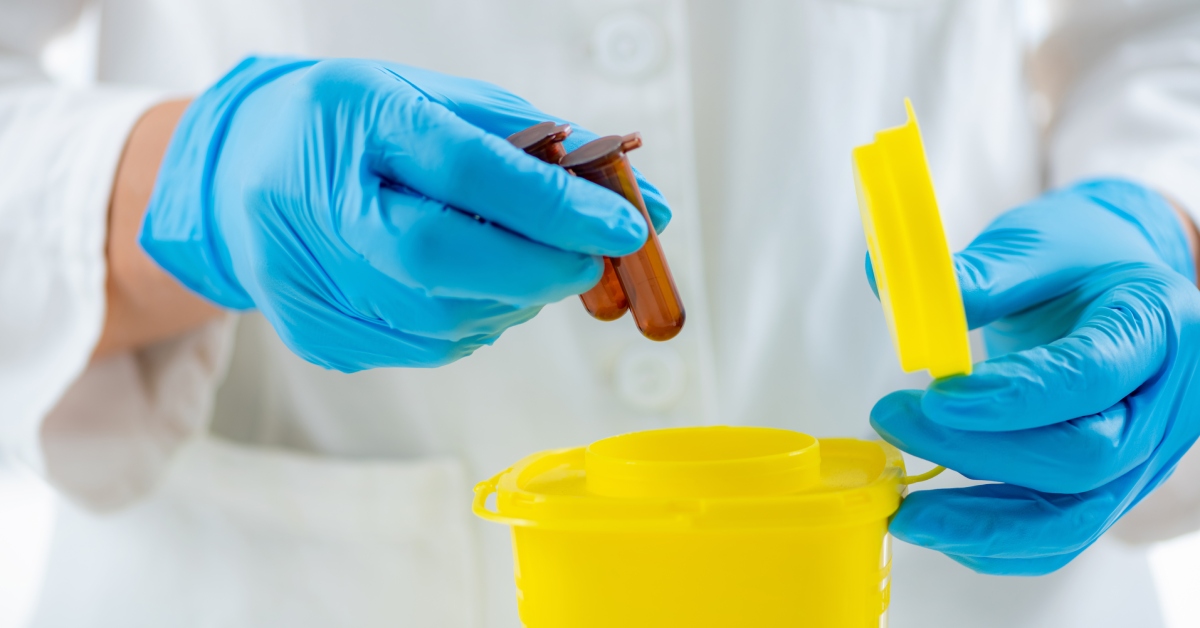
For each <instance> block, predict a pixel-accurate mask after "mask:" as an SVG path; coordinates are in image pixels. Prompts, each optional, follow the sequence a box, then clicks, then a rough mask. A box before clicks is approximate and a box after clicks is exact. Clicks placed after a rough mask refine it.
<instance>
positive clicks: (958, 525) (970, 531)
mask: <svg viewBox="0 0 1200 628" xmlns="http://www.w3.org/2000/svg"><path fill="white" fill-rule="evenodd" d="M1136 480H1137V479H1136V478H1121V479H1120V480H1118V481H1117V482H1114V483H1113V485H1109V486H1106V487H1103V488H1100V489H1097V490H1095V491H1089V492H1087V493H1081V494H1072V495H1053V494H1047V493H1040V492H1038V491H1035V490H1032V489H1028V488H1023V487H1020V486H1012V485H1009V484H985V485H980V486H970V487H966V488H952V489H933V490H923V491H914V492H912V493H910V494H909V495H908V497H906V498H905V500H904V503H903V504H901V506H900V510H899V511H897V513H896V514H895V515H894V516H893V517H892V521H891V523H890V525H889V530H890V531H891V533H892V534H893V535H894V536H895V537H896V538H898V539H900V540H902V541H904V542H906V543H911V544H913V545H918V546H921V547H926V548H929V549H933V550H937V551H939V552H943V553H945V554H950V555H954V556H969V557H974V558H976V559H1010V560H1011V559H1024V560H1028V559H1048V560H1049V564H1051V565H1052V564H1054V558H1055V557H1063V556H1069V555H1073V554H1077V553H1079V552H1081V551H1083V550H1084V549H1086V548H1087V547H1088V546H1089V545H1091V544H1092V543H1093V542H1095V540H1096V539H1097V538H1099V537H1100V535H1101V534H1103V532H1104V531H1105V530H1107V529H1108V528H1109V526H1111V525H1112V524H1113V523H1114V522H1115V520H1116V519H1117V517H1118V515H1119V513H1121V512H1123V510H1122V508H1123V506H1124V503H1123V502H1124V501H1125V499H1126V498H1125V497H1124V495H1125V494H1126V489H1128V488H1131V487H1130V486H1127V485H1131V484H1133V483H1135V482H1136Z"/></svg>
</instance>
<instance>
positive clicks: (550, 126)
mask: <svg viewBox="0 0 1200 628" xmlns="http://www.w3.org/2000/svg"><path fill="white" fill-rule="evenodd" d="M570 134H571V125H569V124H559V123H557V122H551V121H546V122H539V123H538V124H535V125H533V126H531V127H529V128H528V129H524V130H521V131H517V132H516V133H513V134H512V135H510V136H508V142H509V143H510V144H512V145H513V146H516V147H517V148H519V149H521V150H523V151H526V152H528V151H531V150H537V149H539V148H541V147H543V146H545V145H546V144H550V143H552V142H561V141H563V140H565V139H567V136H568V135H570Z"/></svg>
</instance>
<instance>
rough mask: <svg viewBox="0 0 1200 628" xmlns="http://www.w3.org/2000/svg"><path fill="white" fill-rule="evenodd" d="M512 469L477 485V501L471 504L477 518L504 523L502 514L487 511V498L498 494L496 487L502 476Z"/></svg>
mask: <svg viewBox="0 0 1200 628" xmlns="http://www.w3.org/2000/svg"><path fill="white" fill-rule="evenodd" d="M509 471H511V469H505V470H503V471H501V472H500V473H497V474H496V475H494V476H492V478H491V479H490V480H484V481H482V482H480V483H479V484H476V485H475V501H474V502H472V503H471V512H473V513H475V516H476V517H479V518H480V519H486V520H488V521H496V522H500V523H504V520H503V519H502V518H501V517H500V513H498V512H492V511H491V510H488V509H487V498H488V496H489V495H491V494H492V493H495V492H496V485H497V484H499V483H500V476H502V475H504V474H505V473H508V472H509Z"/></svg>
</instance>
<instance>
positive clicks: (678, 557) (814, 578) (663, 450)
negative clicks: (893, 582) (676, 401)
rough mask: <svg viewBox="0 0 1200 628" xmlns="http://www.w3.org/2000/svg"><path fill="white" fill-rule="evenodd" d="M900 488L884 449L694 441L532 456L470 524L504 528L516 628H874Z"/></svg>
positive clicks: (629, 440)
mask: <svg viewBox="0 0 1200 628" xmlns="http://www.w3.org/2000/svg"><path fill="white" fill-rule="evenodd" d="M905 484H906V478H905V473H904V462H903V460H901V458H900V453H899V452H898V451H897V450H896V449H894V448H892V447H891V446H889V445H886V444H884V443H881V442H873V441H861V440H854V439H840V438H832V439H820V440H818V439H816V438H813V437H811V436H808V435H806V434H801V433H798V432H792V431H788V430H781V429H773V428H763V427H691V428H676V429H666V430H654V431H647V432H635V433H632V434H625V435H622V436H615V437H613V438H608V439H604V440H601V441H598V442H595V443H592V444H591V445H590V446H588V447H580V448H576V449H564V450H558V451H549V452H544V453H540V454H535V455H533V456H530V457H528V458H526V459H524V460H522V461H521V462H519V463H517V465H516V466H514V467H512V468H511V469H509V470H507V471H505V472H503V473H501V474H500V475H498V476H496V477H494V478H492V479H491V480H489V481H487V482H483V483H481V484H480V485H479V486H477V487H476V489H475V491H476V498H475V506H474V510H475V514H477V515H479V516H480V517H483V518H484V519H488V520H491V521H496V522H499V523H505V524H508V525H510V526H512V533H513V547H514V553H515V561H516V577H517V589H518V591H519V593H518V600H519V602H518V603H519V608H520V614H521V620H522V621H523V622H524V625H525V626H526V628H568V627H570V628H601V627H603V628H613V627H615V626H621V627H623V628H651V627H653V628H669V627H675V626H679V627H681V628H682V627H688V628H709V627H712V628H717V627H720V628H729V627H730V626H755V627H762V628H768V627H774V626H779V627H783V626H820V627H822V628H837V627H843V626H845V627H854V628H867V627H870V628H879V626H880V625H881V619H882V618H883V617H884V616H885V612H886V610H887V604H888V572H889V570H890V567H891V564H890V561H891V552H890V549H889V546H888V536H887V519H888V517H889V516H890V515H891V514H892V513H893V512H895V511H896V509H897V508H898V507H899V505H900V497H901V495H902V494H903V493H904V488H905ZM493 492H494V493H495V494H496V504H495V510H489V509H488V508H487V507H486V500H487V498H488V496H489V495H491V494H492V493H493Z"/></svg>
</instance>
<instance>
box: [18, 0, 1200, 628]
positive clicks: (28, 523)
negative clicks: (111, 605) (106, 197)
mask: <svg viewBox="0 0 1200 628" xmlns="http://www.w3.org/2000/svg"><path fill="white" fill-rule="evenodd" d="M96 17H97V16H96V14H95V13H94V12H89V13H88V14H85V15H84V17H83V19H82V20H81V21H80V24H79V25H78V26H77V27H76V28H75V29H74V30H73V31H72V32H70V33H65V34H64V35H63V36H62V37H60V38H59V39H57V40H56V41H55V42H54V44H53V45H51V46H50V47H49V48H48V49H47V50H46V52H45V55H44V56H43V64H44V65H45V67H46V69H47V71H48V72H49V73H50V74H51V75H52V76H54V77H55V78H56V79H58V80H60V81H61V82H63V83H66V84H70V85H86V84H87V83H89V82H90V81H91V77H92V76H93V75H94V68H95V63H94V56H93V54H92V51H93V50H94V49H95V45H96V23H97V20H96ZM54 504H55V497H54V495H53V493H52V492H51V491H50V489H49V488H48V487H46V486H45V485H44V484H43V483H42V482H41V481H40V480H39V479H37V478H36V477H34V476H32V475H31V474H30V473H28V472H24V471H21V470H19V469H16V468H14V467H12V466H11V465H5V464H4V461H3V460H0V628H20V627H21V626H23V625H24V622H25V619H26V617H27V615H28V613H29V610H30V607H31V606H32V604H33V602H34V600H35V599H36V596H37V587H38V583H39V582H40V580H41V574H42V568H43V565H44V562H45V558H46V551H47V548H48V545H49V538H50V534H51V533H52V530H53V523H54V507H55V505H54ZM1151 562H1152V564H1153V567H1154V574H1155V581H1156V582H1157V584H1158V589H1159V598H1160V599H1161V601H1162V604H1163V609H1164V614H1165V616H1166V619H1167V625H1168V626H1169V627H1170V628H1193V627H1194V626H1197V625H1200V595H1197V593H1196V592H1197V591H1200V567H1198V566H1200V532H1198V533H1195V534H1191V535H1188V536H1185V537H1181V538H1179V539H1176V540H1174V541H1171V542H1168V543H1162V544H1159V545H1157V546H1155V547H1153V548H1152V550H1151Z"/></svg>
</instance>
